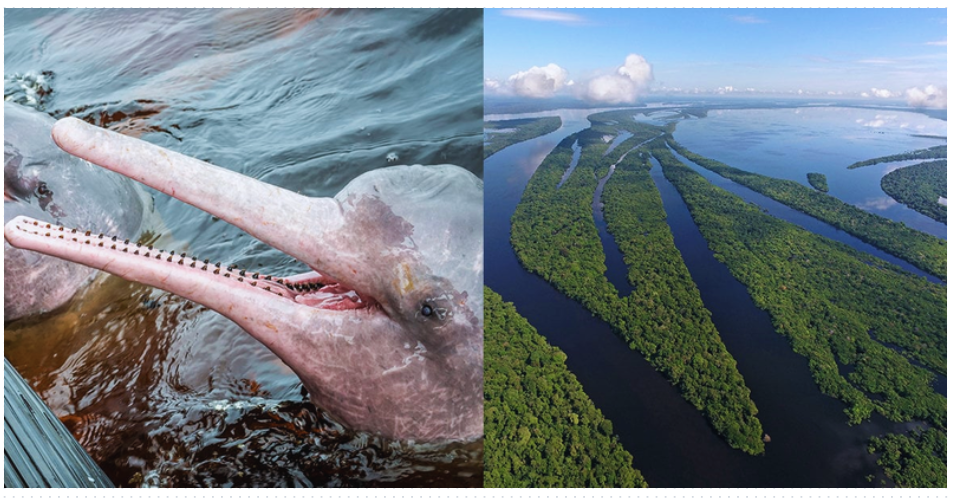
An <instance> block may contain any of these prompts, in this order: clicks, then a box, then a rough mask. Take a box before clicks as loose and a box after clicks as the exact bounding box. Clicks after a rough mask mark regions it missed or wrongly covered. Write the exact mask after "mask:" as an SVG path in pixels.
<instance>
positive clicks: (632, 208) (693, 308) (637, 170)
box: [511, 112, 764, 454]
mask: <svg viewBox="0 0 954 498" xmlns="http://www.w3.org/2000/svg"><path fill="white" fill-rule="evenodd" d="M590 120H591V121H592V122H593V126H592V127H591V128H589V129H587V130H584V131H582V132H580V133H577V134H574V135H571V136H570V137H567V138H566V139H564V140H563V142H561V143H560V144H559V145H558V146H557V147H556V148H555V149H554V151H553V152H552V153H551V154H550V155H549V156H547V158H546V159H544V161H543V163H542V164H541V165H540V167H539V168H537V171H536V172H535V173H534V175H533V177H532V178H531V179H530V181H529V183H528V185H527V188H526V190H525V191H524V194H523V198H522V199H521V201H520V204H519V205H518V206H517V209H516V211H515V213H514V216H513V220H512V221H513V226H512V231H511V242H512V244H513V246H514V250H515V251H516V253H517V257H518V259H519V260H520V261H521V263H522V264H523V265H524V267H526V268H527V269H529V270H530V271H533V272H534V273H537V274H539V275H541V276H543V277H544V278H545V279H547V280H548V281H549V282H550V283H551V284H552V285H554V286H555V287H556V288H557V289H559V290H560V291H561V292H563V293H565V294H567V295H568V296H570V297H572V298H574V299H576V300H577V301H579V302H581V303H582V304H583V305H584V306H585V307H586V308H587V309H588V310H590V311H591V312H592V313H594V315H596V316H597V317H599V318H600V319H602V320H604V321H605V322H607V323H608V324H610V325H611V326H612V328H613V330H614V331H615V332H616V333H617V334H618V335H620V336H621V337H622V338H623V339H624V340H625V341H626V342H627V343H628V344H629V345H630V347H631V348H632V349H636V350H638V351H639V352H640V353H642V354H643V355H644V356H645V357H646V358H647V359H648V360H649V362H650V363H651V364H652V365H653V366H654V367H655V368H656V369H657V370H659V371H660V372H662V373H663V374H664V375H666V377H667V378H669V379H670V381H671V382H672V383H673V384H675V385H676V386H677V388H678V389H679V390H680V392H681V393H682V395H683V397H684V398H685V399H686V400H688V401H689V402H690V403H692V404H693V406H695V407H696V408H697V409H698V410H700V411H702V412H703V413H704V414H705V415H706V417H707V418H708V420H709V421H710V423H711V424H712V426H713V427H714V428H715V430H716V431H717V432H718V433H719V434H720V435H722V436H723V437H724V438H725V439H726V441H727V442H728V443H729V444H730V445H731V446H732V447H734V448H738V449H741V450H743V451H746V452H747V453H751V454H759V453H762V452H763V451H764V443H763V441H762V436H763V434H762V428H761V424H760V422H759V420H758V418H757V417H756V413H757V410H756V408H755V404H754V403H753V402H752V400H751V398H750V391H749V389H748V388H747V387H746V386H745V383H744V381H743V379H742V376H741V374H739V372H738V369H737V367H736V362H735V360H734V359H733V358H732V357H731V355H730V354H729V353H728V351H727V350H726V348H725V345H724V344H723V343H722V340H721V338H720V337H719V334H718V332H717V331H716V329H715V326H714V325H713V324H712V321H711V318H710V314H709V312H708V310H706V309H705V306H704V305H703V303H702V300H701V298H700V296H699V291H698V289H697V288H696V286H695V283H694V282H693V281H692V278H691V277H690V275H689V272H688V270H687V269H686V267H685V264H684V263H683V261H682V259H681V256H680V255H679V252H678V250H677V249H676V248H675V245H674V242H673V239H672V234H671V233H670V231H669V227H668V225H667V224H666V223H665V221H664V220H665V211H664V210H663V207H662V201H661V199H660V196H659V193H658V191H656V190H655V187H654V184H653V183H652V180H651V178H650V177H649V174H648V170H649V163H648V162H647V159H646V157H645V155H643V157H640V155H639V153H638V152H637V151H633V148H634V147H636V146H637V145H639V144H641V143H643V142H646V141H648V140H651V139H654V138H656V137H659V136H661V135H662V134H663V133H664V132H665V130H664V129H663V128H660V127H657V126H652V125H648V124H643V123H636V122H634V121H633V120H632V119H631V117H630V116H629V114H627V113H625V112H616V113H602V114H596V115H593V116H590ZM621 130H623V131H627V132H629V133H632V134H633V136H632V137H630V138H628V139H626V140H625V141H623V143H621V144H620V145H619V146H618V147H616V148H615V149H614V151H613V153H612V154H609V155H607V156H604V155H603V154H604V152H605V151H606V150H607V148H608V145H609V144H607V143H606V142H604V140H603V137H604V136H605V135H607V134H610V135H617V134H618V133H619V131H621ZM574 142H577V143H579V144H580V145H581V146H582V153H581V156H580V159H579V161H578V163H577V166H576V168H575V169H574V171H573V173H572V174H570V176H569V178H567V179H566V181H565V183H563V184H562V186H560V187H559V188H557V185H558V184H559V182H560V179H561V177H562V175H563V173H564V170H565V169H566V168H567V166H568V165H569V164H570V161H571V158H572V147H571V145H572V144H573V143H574ZM623 155H626V158H625V160H624V161H622V162H620V164H619V165H618V166H617V170H616V173H614V175H613V177H611V178H610V180H609V181H608V182H607V184H606V187H605V190H604V197H603V200H604V201H605V203H606V219H607V224H608V227H609V229H610V231H611V232H612V233H613V234H614V236H615V237H616V239H617V241H618V242H619V245H620V248H621V249H622V250H623V252H624V259H625V261H626V263H627V265H628V266H629V267H630V270H629V279H630V282H631V283H632V284H633V286H634V287H635V288H636V291H635V292H633V293H631V294H630V295H629V296H625V297H622V298H621V297H619V295H618V294H617V290H616V289H615V288H614V286H613V285H612V284H611V283H610V282H609V281H608V280H607V278H606V275H605V272H606V266H605V255H604V252H603V248H602V245H601V243H600V239H599V235H598V232H597V229H596V224H595V222H594V220H593V212H592V209H591V203H592V200H593V195H594V192H595V190H596V186H597V182H598V178H602V177H604V176H606V174H607V173H608V172H609V167H610V165H612V164H614V163H615V162H617V161H618V160H619V158H620V157H622V156H623ZM643 244H649V245H651V247H652V248H653V250H646V247H640V246H641V245H643Z"/></svg>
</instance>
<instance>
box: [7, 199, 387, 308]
mask: <svg viewBox="0 0 954 498" xmlns="http://www.w3.org/2000/svg"><path fill="white" fill-rule="evenodd" d="M7 226H8V227H13V228H15V229H16V231H8V232H7V238H8V239H9V238H14V239H17V245H18V246H20V245H26V246H29V245H36V244H41V245H43V246H45V249H44V251H43V252H46V253H48V254H55V255H58V256H61V257H64V256H65V255H66V253H74V254H77V253H81V252H85V253H87V254H86V255H85V257H86V258H90V259H93V258H95V259H97V260H99V261H100V262H101V263H100V265H101V266H102V268H101V269H103V270H106V269H107V268H109V267H112V269H113V271H114V272H115V270H116V269H117V267H124V266H128V267H137V268H139V269H141V270H142V271H149V272H153V273H154V274H155V275H162V274H167V275H168V274H171V273H173V272H175V273H179V274H181V275H182V276H183V277H186V278H189V279H192V280H199V279H202V280H207V281H208V282H209V283H211V284H214V285H215V286H216V287H219V289H217V290H218V291H219V292H223V293H224V292H229V291H231V290H238V289H242V290H245V291H250V292H254V293H256V294H257V295H262V296H266V295H268V296H272V297H275V298H284V299H287V300H291V301H293V302H295V303H297V304H300V305H303V306H308V307H311V308H320V309H324V310H338V311H343V310H356V309H361V308H373V307H376V306H377V304H376V302H375V301H374V300H373V299H372V298H370V297H368V296H364V295H362V294H360V293H358V292H357V291H356V290H354V289H351V288H349V287H348V286H346V285H344V284H342V283H340V282H337V281H335V280H334V279H332V278H331V277H329V276H327V275H324V274H322V273H319V272H317V271H311V272H307V273H302V274H298V275H291V276H285V277H279V276H275V275H270V274H266V273H262V272H257V271H254V272H253V271H250V270H247V269H241V268H238V267H237V266H235V265H223V264H222V263H220V262H211V261H210V260H208V259H200V258H198V257H197V256H195V255H191V256H190V255H188V254H186V253H185V252H182V253H176V252H175V251H165V250H163V249H156V248H154V247H153V246H152V245H144V244H142V243H138V242H133V241H130V240H129V239H125V240H123V239H120V238H118V237H115V236H112V237H111V236H109V235H108V234H95V233H92V232H91V231H89V230H85V231H84V230H82V229H78V228H68V227H64V226H61V225H56V224H53V223H46V222H43V221H39V220H36V219H32V218H28V217H25V216H20V217H17V218H15V219H13V220H11V221H10V223H9V224H8V225H7ZM66 259H70V260H74V261H78V259H77V258H76V257H67V258H66ZM100 265H97V266H100ZM116 273H117V274H119V275H120V276H123V275H124V274H125V272H122V271H121V270H120V271H119V272H116ZM159 278H160V280H161V279H162V277H159Z"/></svg>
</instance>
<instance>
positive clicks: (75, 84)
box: [4, 9, 483, 487]
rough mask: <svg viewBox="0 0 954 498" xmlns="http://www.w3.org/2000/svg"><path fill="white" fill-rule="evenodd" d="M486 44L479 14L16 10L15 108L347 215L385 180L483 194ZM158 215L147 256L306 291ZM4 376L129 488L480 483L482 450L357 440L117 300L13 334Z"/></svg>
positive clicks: (180, 323) (149, 298) (246, 368)
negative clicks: (363, 181)
mask: <svg viewBox="0 0 954 498" xmlns="http://www.w3.org/2000/svg"><path fill="white" fill-rule="evenodd" d="M482 41H483V14H482V12H481V11H477V10H469V11H437V10H386V11H322V10H315V11H291V10H256V11H232V10H161V11H153V10H138V9H137V10H108V11H102V10H9V9H8V10H5V11H4V96H5V98H6V99H7V100H11V101H14V102H17V103H19V104H22V105H26V106H29V107H32V108H35V109H38V110H40V111H42V112H46V113H48V114H50V115H52V116H54V117H62V116H66V115H74V116H77V117H80V118H82V119H84V120H87V121H90V122H93V123H95V124H98V125H100V126H105V127H109V128H112V129H114V130H117V131H120V132H122V133H125V134H128V135H133V136H137V137H141V138H142V139H144V140H147V141H150V142H153V143H156V144H159V145H162V146H164V147H168V148H170V149H173V150H176V151H178V152H182V153H184V154H187V155H190V156H194V157H198V158H200V159H203V160H206V161H209V162H212V163H214V164H216V165H219V166H223V167H226V168H229V169H233V170H235V171H239V172H241V173H243V174H245V175H248V176H252V177H255V178H258V179H261V180H263V181H266V182H269V183H273V184H276V185H279V186H282V187H284V188H287V189H290V190H294V191H297V192H300V193H302V194H306V195H312V196H331V195H334V194H335V193H336V192H338V191H339V190H340V189H341V188H342V187H343V186H344V185H346V184H347V183H348V182H349V181H350V180H352V179H353V178H355V177H357V176H359V175H360V174H361V173H364V172H366V171H368V170H371V169H375V168H380V167H384V166H388V165H389V164H425V165H429V164H445V163H450V164H457V165H460V166H463V167H465V168H467V169H469V170H470V171H472V172H474V173H475V174H477V175H478V176H482V175H483V162H482V157H483V156H482V135H481V130H482V117H483V116H482V109H483V95H482V90H483V86H482V80H483V74H482V67H483V65H482V58H483V46H482V45H483V44H482ZM149 193H150V194H151V195H153V196H154V197H155V204H156V210H157V211H158V214H159V217H160V218H161V221H159V222H157V223H155V224H154V226H152V227H150V229H149V232H148V233H147V235H146V237H147V238H150V239H156V238H159V239H160V240H159V242H158V244H160V245H162V246H163V247H165V248H166V249H173V250H177V251H183V250H187V251H188V252H189V253H190V254H193V253H195V254H197V255H199V256H200V257H204V258H210V259H212V260H217V261H222V262H223V263H226V262H230V263H235V264H237V265H238V266H240V267H245V268H249V269H256V270H258V269H260V270H261V271H263V272H268V273H273V274H290V273H299V272H301V271H304V270H305V267H304V266H303V265H301V264H300V263H298V262H296V261H294V260H291V259H290V258H288V257H287V256H285V255H283V254H281V253H280V252H278V251H277V250H275V249H272V248H270V247H268V246H266V245H264V244H262V243H260V242H258V241H256V240H255V239H252V238H251V237H249V236H248V235H246V234H244V233H243V232H241V231H240V230H238V229H236V228H235V227H233V226H231V225H228V224H226V223H224V222H221V221H218V220H216V219H215V218H212V217H211V216H209V215H208V214H206V213H203V212H201V211H198V210H196V209H194V208H192V207H190V206H187V205H185V204H183V203H181V202H178V201H175V200H173V199H171V198H169V197H167V196H165V195H162V194H158V193H156V192H154V191H150V192H149ZM89 194H90V195H95V194H96V192H90V193H89ZM236 194H237V195H241V193H238V192H237V193H236ZM119 208H121V206H120V207H119ZM4 355H5V356H6V357H7V358H8V359H9V360H10V361H11V362H12V363H13V365H14V366H15V367H16V368H17V369H18V370H19V372H20V373H21V374H22V375H23V376H24V377H25V378H26V379H27V381H28V382H29V383H30V384H31V385H32V386H33V387H34V389H35V390H36V391H37V392H38V393H39V394H40V396H41V397H42V398H43V399H44V401H46V402H47V403H48V404H49V405H50V407H51V408H52V409H53V411H54V412H55V413H56V415H58V416H59V417H60V418H61V419H62V420H63V421H64V422H65V423H66V425H67V426H68V427H69V428H70V429H71V430H72V431H73V433H74V435H75V436H76V437H77V438H78V439H79V440H80V441H81V443H82V444H83V445H84V446H85V447H86V449H87V451H88V452H89V453H90V454H91V455H92V456H93V457H94V459H95V460H96V461H97V462H99V463H100V465H101V466H102V467H103V468H104V470H105V471H106V473H107V474H108V475H109V476H110V478H111V479H112V480H113V481H114V482H115V484H117V485H120V486H140V485H143V486H377V485H397V486H420V485H422V486H450V487H462V486H463V487H466V486H479V485H481V483H482V469H483V442H482V441H477V442H472V443H467V444H452V445H430V446H428V445H413V444H407V443H396V442H391V441H385V440H380V439H378V438H375V437H371V436H369V435H368V434H361V433H354V432H352V431H349V430H347V429H345V428H343V427H341V426H339V425H338V424H336V423H334V422H333V421H331V420H330V419H329V417H328V415H327V414H325V413H324V412H322V411H321V410H320V409H316V408H315V407H313V406H312V405H311V403H310V402H308V401H307V395H305V394H303V391H302V387H301V383H300V382H299V380H298V378H297V377H296V376H295V375H294V374H293V373H292V372H291V371H290V370H289V368H288V367H286V366H285V365H284V364H283V363H282V362H281V361H280V360H278V359H277V358H276V357H275V356H274V355H273V354H272V353H271V352H270V351H268V350H267V349H266V348H265V347H263V346H262V345H260V344H259V343H258V342H257V341H255V340H254V339H252V338H251V336H249V335H247V334H246V333H245V332H244V331H242V330H241V329H240V328H239V327H237V326H236V325H234V324H233V323H232V322H230V321H228V320H227V319H225V318H223V317H221V316H220V315H218V314H216V313H214V312H211V311H209V310H208V309H205V308H202V307H198V306H196V305H193V304H191V303H189V302H187V301H184V300H182V299H180V298H177V297H175V296H171V295H168V294H165V293H163V292H159V291H156V290H153V289H150V288H145V287H142V286H139V285H136V284H130V283H127V282H125V281H121V280H118V279H116V278H111V277H109V278H107V277H103V278H101V279H98V280H97V281H95V282H94V283H93V284H92V285H91V286H90V287H89V288H88V289H87V290H86V292H85V293H83V294H82V295H80V296H78V298H77V299H74V301H73V302H72V303H71V304H69V305H67V306H66V307H64V308H62V309H60V310H58V311H56V312H54V313H51V314H47V315H44V316H42V317H40V318H35V319H28V320H23V321H19V322H14V323H7V324H5V332H4ZM356 367H358V366H356Z"/></svg>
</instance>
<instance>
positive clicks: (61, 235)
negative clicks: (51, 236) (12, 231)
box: [17, 227, 63, 239]
mask: <svg viewBox="0 0 954 498" xmlns="http://www.w3.org/2000/svg"><path fill="white" fill-rule="evenodd" d="M17 228H19V227H17ZM60 238H61V239H62V238H63V236H62V235H60Z"/></svg>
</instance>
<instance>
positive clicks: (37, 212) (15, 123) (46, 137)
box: [3, 102, 146, 320]
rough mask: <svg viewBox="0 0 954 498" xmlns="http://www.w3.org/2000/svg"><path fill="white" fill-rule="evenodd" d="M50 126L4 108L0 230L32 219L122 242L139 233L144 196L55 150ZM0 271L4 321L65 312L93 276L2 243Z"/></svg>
mask: <svg viewBox="0 0 954 498" xmlns="http://www.w3.org/2000/svg"><path fill="white" fill-rule="evenodd" d="M53 123H54V120H53V118H51V117H49V116H47V115H46V114H43V113H40V112H37V111H34V110H32V109H29V108H26V107H23V106H21V105H18V104H14V103H12V102H4V104H3V124H4V137H3V200H4V203H3V218H4V223H6V222H9V221H10V220H11V219H13V218H14V217H16V216H30V217H32V218H35V219H39V220H43V221H46V222H56V223H71V224H77V225H82V226H85V227H88V228H89V229H92V230H97V231H104V230H109V231H111V232H113V233H116V234H118V235H122V236H123V237H132V236H135V235H136V234H137V233H139V231H140V230H141V228H142V221H143V216H144V214H145V211H146V209H145V206H144V204H143V200H144V197H143V193H142V192H141V190H140V189H139V188H138V187H136V186H135V184H134V183H133V182H130V181H129V179H128V178H124V177H122V176H120V175H117V174H115V173H113V172H111V171H107V170H104V169H102V168H97V167H95V166H93V165H91V164H89V163H87V162H86V161H83V160H81V159H79V158H76V157H73V156H71V155H69V154H67V153H65V152H63V151H62V150H60V149H59V148H58V147H57V146H56V145H55V144H54V143H53V140H52V138H51V137H50V133H51V129H52V127H53ZM117 205H120V206H123V209H122V210H118V209H116V206H117ZM3 267H4V279H3V286H4V296H3V310H4V320H15V319H18V318H22V317H25V316H29V315H34V314H38V313H43V312H46V311H50V310H52V309H55V308H58V307H60V306H62V305H63V304H65V303H66V302H68V301H69V300H70V299H71V298H72V297H73V295H74V294H75V293H76V292H77V291H78V290H79V289H80V288H81V287H82V286H83V284H84V283H86V282H87V281H89V280H90V278H91V276H92V275H93V274H94V271H93V270H92V269H90V268H88V267H85V266H81V265H75V264H72V263H69V262H66V261H64V260H62V259H59V258H54V257H49V256H45V255H43V254H39V253H36V252H32V251H21V250H19V249H16V248H14V247H12V246H10V245H9V244H6V243H5V244H4V253H3Z"/></svg>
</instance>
